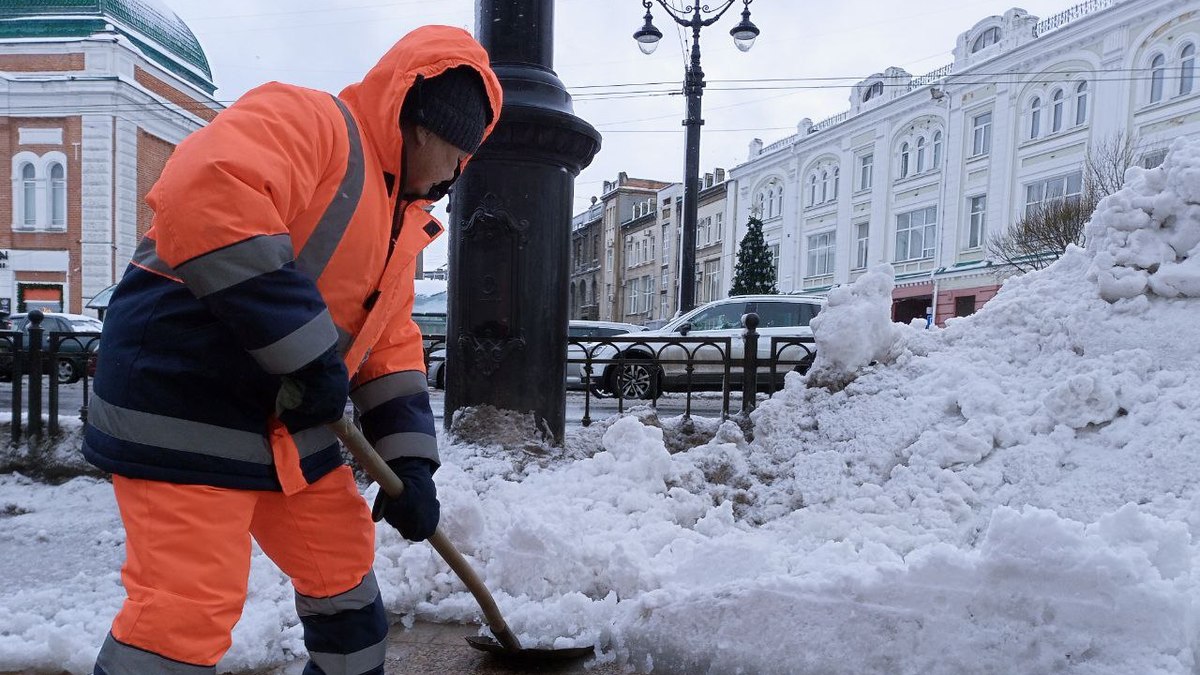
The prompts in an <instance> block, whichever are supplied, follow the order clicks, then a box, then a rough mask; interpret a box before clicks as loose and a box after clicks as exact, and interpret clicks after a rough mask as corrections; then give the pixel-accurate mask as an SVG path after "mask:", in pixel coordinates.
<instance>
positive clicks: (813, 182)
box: [808, 173, 817, 206]
mask: <svg viewBox="0 0 1200 675" xmlns="http://www.w3.org/2000/svg"><path fill="white" fill-rule="evenodd" d="M808 205H809V206H816V205H817V174H815V173H814V174H813V175H811V176H809V177H808Z"/></svg>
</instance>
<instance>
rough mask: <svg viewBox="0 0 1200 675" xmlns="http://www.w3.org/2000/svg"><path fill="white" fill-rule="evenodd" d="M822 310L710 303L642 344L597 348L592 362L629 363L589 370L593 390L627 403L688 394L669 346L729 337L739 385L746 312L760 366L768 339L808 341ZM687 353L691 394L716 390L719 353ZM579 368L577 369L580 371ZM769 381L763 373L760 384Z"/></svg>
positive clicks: (767, 354)
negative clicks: (753, 317)
mask: <svg viewBox="0 0 1200 675" xmlns="http://www.w3.org/2000/svg"><path fill="white" fill-rule="evenodd" d="M824 305H825V298H823V297H820V296H815V295H743V296H735V297H732V298H725V299H723V300H714V301H712V302H710V303H708V304H705V305H701V306H700V307H697V308H696V309H693V310H692V311H690V312H688V313H687V314H684V315H683V316H680V317H678V318H676V319H673V320H671V321H670V322H668V323H667V324H666V325H665V326H663V327H662V328H658V329H655V330H650V331H646V332H644V333H640V334H638V337H639V338H642V339H643V340H644V344H632V345H623V344H622V345H615V346H614V345H601V346H599V347H598V348H597V349H596V350H595V351H593V352H592V355H593V357H594V358H596V359H613V358H617V356H618V355H620V356H623V357H624V358H627V359H629V360H628V361H627V362H624V363H610V364H598V365H597V366H594V367H593V372H596V371H597V370H599V371H600V373H599V378H598V379H599V382H598V386H599V387H600V390H601V392H602V393H607V394H610V395H614V396H615V395H620V396H622V397H623V398H627V399H634V398H653V397H654V396H656V395H658V393H659V392H661V391H685V390H687V389H688V388H689V379H688V372H687V365H686V364H685V363H670V361H682V360H684V359H686V358H687V357H688V351H685V349H684V347H681V346H678V345H671V344H670V343H669V342H668V340H669V339H670V338H676V337H680V336H688V337H712V338H725V337H728V338H730V342H731V344H730V354H729V357H730V359H731V370H730V375H731V376H732V377H733V378H735V379H734V381H735V382H738V381H740V378H741V373H742V359H743V358H744V356H745V339H744V337H743V334H744V332H745V326H743V325H742V316H743V315H745V314H749V313H751V312H754V313H756V314H758V319H759V324H758V335H759V338H758V358H759V360H760V362H765V361H766V360H767V359H769V358H771V338H772V337H776V336H778V337H812V328H810V327H809V322H810V321H812V318H813V317H814V316H816V315H817V313H818V312H820V311H821V308H822V307H824ZM655 338H660V339H659V340H655ZM688 350H689V351H693V352H694V355H693V366H694V369H693V371H692V374H691V380H690V388H691V389H693V390H695V389H718V390H719V389H721V387H722V384H723V382H724V376H725V368H724V365H723V363H722V354H721V352H720V350H719V349H717V348H715V347H711V346H698V345H689V346H688ZM804 355H806V352H805V351H803V350H802V349H800V348H794V349H785V350H784V352H783V353H782V354H780V356H782V357H784V358H801V357H802V356H804ZM811 365H812V359H811V357H809V358H806V359H805V362H804V363H801V364H800V365H798V366H796V367H795V369H796V370H799V371H801V372H804V371H807V370H808V368H809V366H811ZM582 367H583V366H582V365H579V366H577V368H579V369H582ZM768 375H769V373H764V374H762V375H760V378H766V377H767V376H768ZM780 377H782V375H780ZM764 381H765V379H764ZM775 384H776V385H778V384H779V382H776V383H775Z"/></svg>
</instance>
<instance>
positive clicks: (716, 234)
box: [712, 213, 725, 241]
mask: <svg viewBox="0 0 1200 675" xmlns="http://www.w3.org/2000/svg"><path fill="white" fill-rule="evenodd" d="M724 220H725V214H724V213H714V214H713V227H712V238H713V241H721V237H722V236H724V235H723V232H722V231H723V229H724V222H723V221H724Z"/></svg>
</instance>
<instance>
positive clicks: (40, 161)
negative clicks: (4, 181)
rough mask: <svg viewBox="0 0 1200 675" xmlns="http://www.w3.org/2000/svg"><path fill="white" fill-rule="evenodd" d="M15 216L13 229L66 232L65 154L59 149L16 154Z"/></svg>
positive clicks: (13, 180)
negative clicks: (43, 152)
mask: <svg viewBox="0 0 1200 675" xmlns="http://www.w3.org/2000/svg"><path fill="white" fill-rule="evenodd" d="M12 214H13V215H12V227H13V228H14V229H20V230H58V231H61V230H65V229H66V227H67V158H66V155H64V154H63V153H62V152H59V151H57V150H55V151H51V152H47V153H46V154H44V155H40V156H39V155H37V154H35V153H32V152H29V151H27V150H25V151H21V152H18V153H16V154H15V155H13V157H12Z"/></svg>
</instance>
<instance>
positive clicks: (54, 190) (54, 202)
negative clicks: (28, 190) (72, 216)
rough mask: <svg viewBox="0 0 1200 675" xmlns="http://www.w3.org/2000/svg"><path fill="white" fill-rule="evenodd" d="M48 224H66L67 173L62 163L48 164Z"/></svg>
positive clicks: (63, 225)
mask: <svg viewBox="0 0 1200 675" xmlns="http://www.w3.org/2000/svg"><path fill="white" fill-rule="evenodd" d="M49 211H50V225H51V226H52V227H66V226H67V174H66V171H64V170H63V165H62V164H59V163H58V162H54V163H53V164H51V165H50V209H49Z"/></svg>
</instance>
